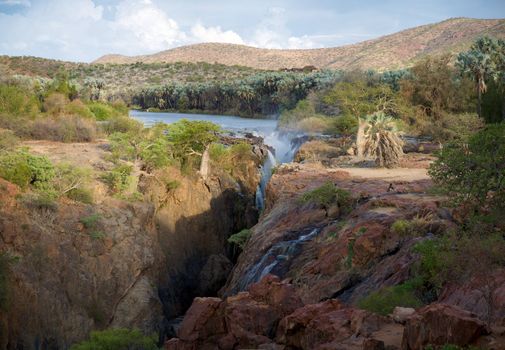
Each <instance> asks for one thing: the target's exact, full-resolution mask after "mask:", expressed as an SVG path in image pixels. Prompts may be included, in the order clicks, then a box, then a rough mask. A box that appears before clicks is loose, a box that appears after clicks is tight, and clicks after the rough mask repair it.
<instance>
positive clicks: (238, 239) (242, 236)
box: [228, 229, 252, 250]
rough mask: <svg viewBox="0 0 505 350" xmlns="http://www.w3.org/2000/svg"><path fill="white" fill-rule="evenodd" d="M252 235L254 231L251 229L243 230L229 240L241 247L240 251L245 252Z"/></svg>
mask: <svg viewBox="0 0 505 350" xmlns="http://www.w3.org/2000/svg"><path fill="white" fill-rule="evenodd" d="M251 235H252V231H251V230H250V229H243V230H242V231H240V232H238V233H235V234H233V235H231V236H230V237H229V238H228V242H229V243H233V244H236V245H238V246H239V247H240V249H242V250H244V248H245V245H246V243H247V241H248V240H249V238H250V237H251Z"/></svg>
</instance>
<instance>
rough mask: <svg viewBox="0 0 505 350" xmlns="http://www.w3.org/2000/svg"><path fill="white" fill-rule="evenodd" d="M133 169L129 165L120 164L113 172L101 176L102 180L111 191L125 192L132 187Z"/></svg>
mask: <svg viewBox="0 0 505 350" xmlns="http://www.w3.org/2000/svg"><path fill="white" fill-rule="evenodd" d="M132 170H133V167H132V166H131V165H127V164H119V165H117V166H115V167H114V168H113V169H112V170H111V171H108V172H106V173H105V174H103V175H102V176H101V179H102V180H103V181H104V182H105V183H106V184H107V185H108V186H109V189H110V190H111V191H112V192H114V193H120V192H123V191H124V190H126V189H127V188H128V186H129V185H130V180H131V176H130V174H131V172H132Z"/></svg>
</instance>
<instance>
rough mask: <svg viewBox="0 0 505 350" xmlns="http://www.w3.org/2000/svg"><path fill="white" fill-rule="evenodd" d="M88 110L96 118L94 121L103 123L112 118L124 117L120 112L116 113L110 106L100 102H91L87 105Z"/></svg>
mask: <svg viewBox="0 0 505 350" xmlns="http://www.w3.org/2000/svg"><path fill="white" fill-rule="evenodd" d="M88 108H89V110H90V111H91V113H92V114H93V116H94V117H95V118H96V120H100V121H105V120H110V119H112V118H114V117H120V116H124V114H123V113H122V112H119V111H117V110H116V109H114V108H113V107H112V106H109V105H107V104H104V103H101V102H92V103H89V104H88Z"/></svg>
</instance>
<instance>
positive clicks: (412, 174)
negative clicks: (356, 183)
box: [329, 168, 430, 182]
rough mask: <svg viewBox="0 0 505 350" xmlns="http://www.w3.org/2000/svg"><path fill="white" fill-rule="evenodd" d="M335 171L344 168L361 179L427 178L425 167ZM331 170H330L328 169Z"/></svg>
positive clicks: (411, 179)
mask: <svg viewBox="0 0 505 350" xmlns="http://www.w3.org/2000/svg"><path fill="white" fill-rule="evenodd" d="M332 170H335V171H339V170H344V171H346V172H348V173H349V175H351V177H359V178H363V179H376V180H384V181H409V182H410V181H419V180H426V179H429V178H430V177H429V175H428V171H427V169H422V168H396V169H385V168H335V169H332ZM329 171H330V172H331V170H329Z"/></svg>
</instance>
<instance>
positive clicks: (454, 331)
mask: <svg viewBox="0 0 505 350" xmlns="http://www.w3.org/2000/svg"><path fill="white" fill-rule="evenodd" d="M485 333H487V331H486V325H485V324H484V322H482V321H481V320H479V319H478V318H477V317H475V315H474V314H472V313H470V312H468V311H464V310H461V309H460V308H457V307H455V306H451V305H447V304H440V303H437V304H431V305H428V306H425V307H424V308H422V309H420V310H418V312H417V313H416V314H415V315H414V316H412V317H410V318H409V319H408V320H407V322H406V324H405V331H404V333H403V340H402V349H403V350H410V349H422V348H424V346H426V345H428V344H432V345H445V344H454V345H459V346H464V345H469V344H471V343H472V342H473V341H475V340H476V339H477V338H478V337H479V336H481V335H483V334H485Z"/></svg>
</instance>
